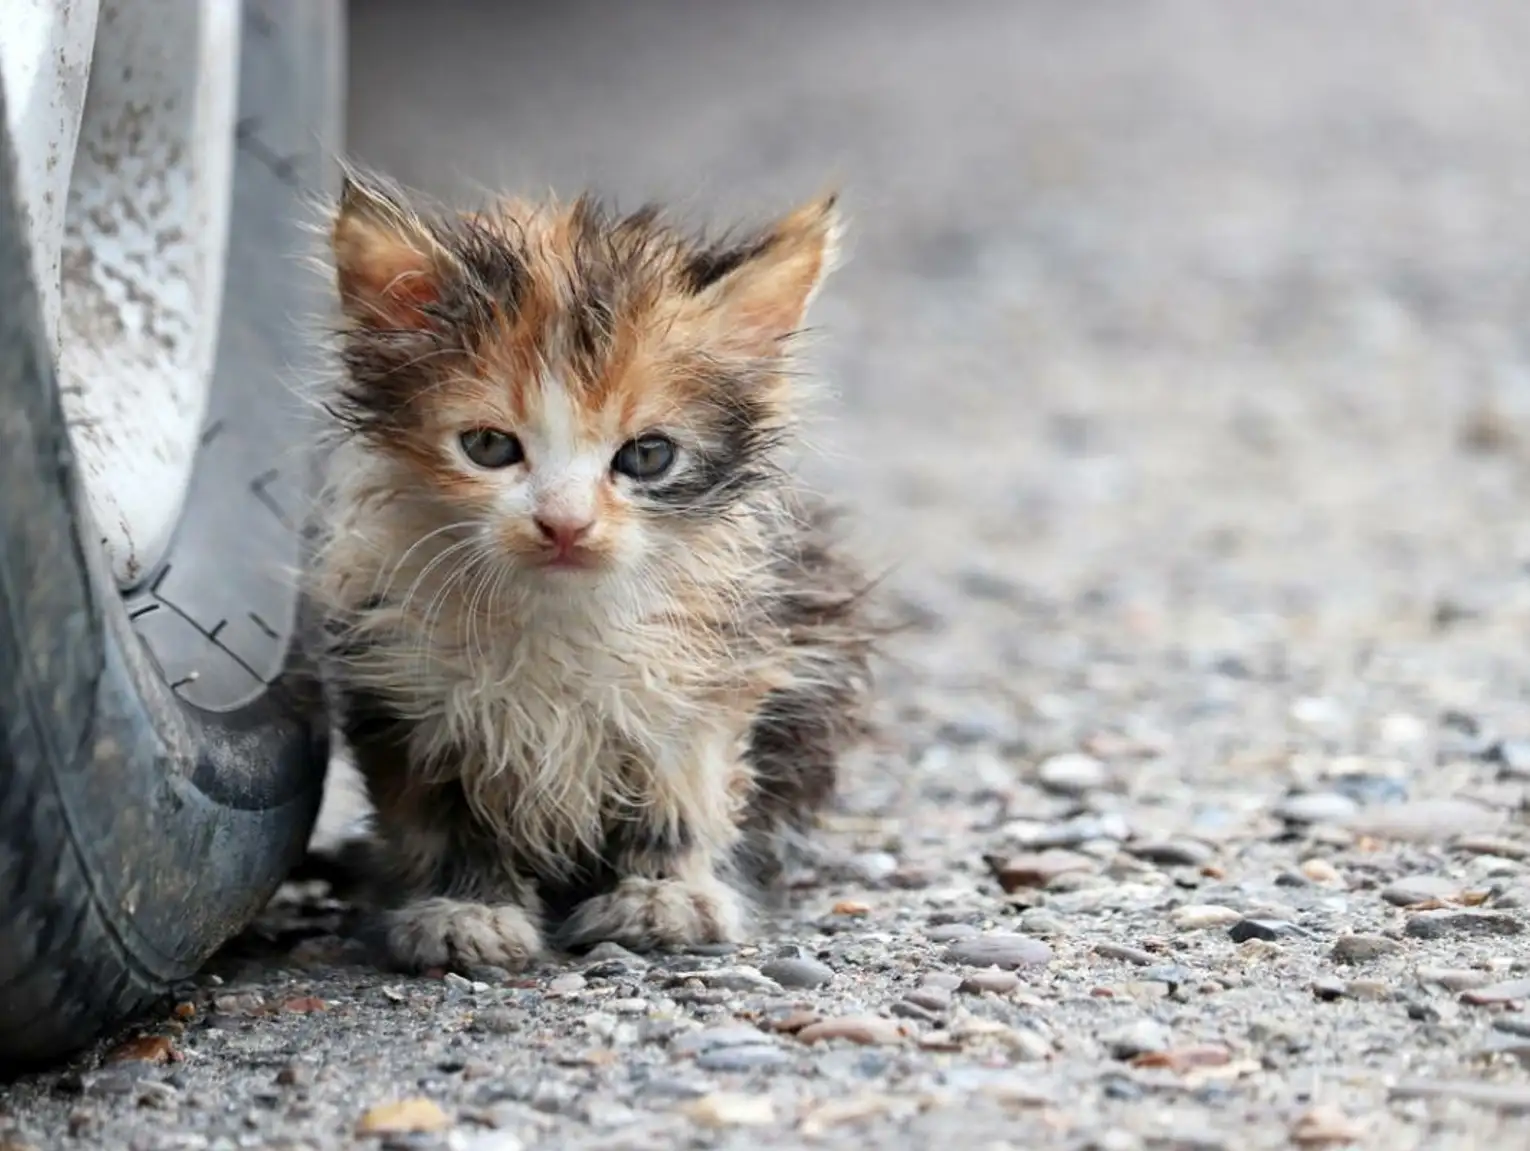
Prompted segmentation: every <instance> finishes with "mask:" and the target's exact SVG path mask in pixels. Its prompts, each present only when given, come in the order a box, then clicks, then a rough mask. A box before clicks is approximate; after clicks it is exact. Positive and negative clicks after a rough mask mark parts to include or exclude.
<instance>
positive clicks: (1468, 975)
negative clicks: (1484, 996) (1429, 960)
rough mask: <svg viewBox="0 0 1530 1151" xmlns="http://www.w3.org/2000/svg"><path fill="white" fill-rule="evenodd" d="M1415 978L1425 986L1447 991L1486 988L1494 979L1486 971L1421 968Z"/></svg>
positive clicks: (1460, 968)
mask: <svg viewBox="0 0 1530 1151" xmlns="http://www.w3.org/2000/svg"><path fill="white" fill-rule="evenodd" d="M1413 977H1414V978H1415V979H1417V980H1418V981H1419V983H1421V984H1423V985H1425V986H1428V985H1429V984H1432V983H1433V984H1438V985H1439V986H1441V987H1443V988H1445V989H1446V990H1447V991H1466V990H1469V989H1470V988H1473V987H1485V986H1487V984H1488V983H1489V982H1491V980H1492V978H1493V977H1492V976H1491V975H1490V974H1488V973H1487V972H1486V971H1478V970H1476V969H1475V968H1470V967H1420V968H1419V969H1418V970H1417V971H1415V972H1414V973H1413Z"/></svg>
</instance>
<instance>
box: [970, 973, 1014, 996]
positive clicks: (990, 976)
mask: <svg viewBox="0 0 1530 1151" xmlns="http://www.w3.org/2000/svg"><path fill="white" fill-rule="evenodd" d="M1019 986H1020V977H1019V976H1018V975H1016V974H1015V973H1014V972H1013V971H1003V970H1000V969H999V968H997V967H991V968H989V969H988V970H987V971H974V972H972V973H971V974H970V975H968V976H967V977H966V978H965V979H963V980H962V982H961V986H960V987H959V988H958V990H959V991H961V992H962V993H963V994H965V995H985V994H992V995H1008V994H1009V993H1010V992H1011V991H1014V990H1015V989H1016V988H1018V987H1019Z"/></svg>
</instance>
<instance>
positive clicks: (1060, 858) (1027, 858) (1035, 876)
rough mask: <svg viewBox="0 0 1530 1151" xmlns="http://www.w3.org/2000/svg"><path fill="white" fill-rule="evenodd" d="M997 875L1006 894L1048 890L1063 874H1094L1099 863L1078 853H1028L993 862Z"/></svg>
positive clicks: (1055, 851)
mask: <svg viewBox="0 0 1530 1151" xmlns="http://www.w3.org/2000/svg"><path fill="white" fill-rule="evenodd" d="M991 866H992V868H993V872H994V876H995V877H996V878H997V879H998V881H999V886H1000V887H1002V888H1003V889H1004V890H1005V891H1015V890H1017V889H1019V888H1022V887H1045V886H1046V885H1047V884H1048V883H1050V882H1051V881H1052V880H1054V879H1056V878H1057V877H1058V876H1059V875H1065V874H1067V873H1068V872H1073V871H1094V870H1096V868H1098V866H1099V864H1098V863H1097V862H1096V861H1095V860H1093V859H1091V858H1090V857H1089V856H1087V855H1081V854H1079V853H1078V852H1075V851H1064V850H1061V849H1054V850H1051V851H1038V852H1028V853H1026V854H1023V855H1012V856H1009V857H1008V858H999V859H996V860H994V861H992V863H991Z"/></svg>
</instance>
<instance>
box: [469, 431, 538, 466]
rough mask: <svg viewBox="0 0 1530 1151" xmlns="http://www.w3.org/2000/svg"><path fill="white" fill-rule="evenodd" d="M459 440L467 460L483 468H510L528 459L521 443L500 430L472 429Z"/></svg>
mask: <svg viewBox="0 0 1530 1151" xmlns="http://www.w3.org/2000/svg"><path fill="white" fill-rule="evenodd" d="M457 438H458V440H459V442H460V443H461V444H462V450H463V451H464V452H465V453H466V454H467V458H468V459H470V460H472V461H473V462H474V463H475V464H477V465H478V466H479V467H481V468H508V467H509V466H510V465H511V464H518V463H520V462H521V461H522V460H524V459H525V458H526V450H525V449H524V448H522V447H521V441H520V440H518V439H516V438H515V437H514V436H512V435H511V434H510V433H509V432H502V431H500V430H499V429H498V428H471V429H469V430H468V431H465V432H463V433H462V435H460V436H459V437H457Z"/></svg>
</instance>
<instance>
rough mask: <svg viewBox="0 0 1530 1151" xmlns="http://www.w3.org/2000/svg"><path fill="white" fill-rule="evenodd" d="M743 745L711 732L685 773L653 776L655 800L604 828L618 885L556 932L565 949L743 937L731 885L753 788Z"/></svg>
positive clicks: (741, 914)
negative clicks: (744, 808) (745, 802)
mask: <svg viewBox="0 0 1530 1151" xmlns="http://www.w3.org/2000/svg"><path fill="white" fill-rule="evenodd" d="M737 748H738V740H737V739H736V738H731V737H727V736H723V735H718V734H715V733H714V734H713V735H712V736H711V737H710V738H707V739H705V740H704V741H703V742H702V743H701V745H700V746H699V747H698V748H697V749H696V752H693V753H692V756H691V758H690V759H689V760H688V761H687V762H686V763H685V764H684V768H685V770H670V771H663V770H657V771H654V772H652V773H651V774H650V775H648V776H647V781H648V786H649V787H651V788H653V789H654V791H655V792H656V793H657V794H655V795H653V796H651V797H650V799H651V800H652V802H650V803H648V804H646V805H644V806H640V807H638V808H637V809H636V810H627V811H624V812H622V813H621V814H620V815H618V816H617V817H616V818H613V819H612V820H611V821H610V822H609V823H608V825H607V828H606V845H605V852H604V854H605V857H606V861H607V863H608V864H609V865H610V867H611V869H612V871H613V872H614V873H615V875H616V882H615V885H614V886H613V887H612V889H611V890H610V891H607V892H604V893H602V894H600V895H596V896H594V897H593V898H591V899H587V900H585V902H583V903H581V904H580V905H579V906H578V907H576V908H575V909H574V912H573V914H572V915H571V916H570V917H569V919H568V922H567V923H565V924H564V926H563V928H562V930H561V931H560V933H559V940H560V942H561V943H563V944H564V946H566V947H580V946H584V945H588V944H593V943H597V942H600V941H602V940H610V941H612V942H614V943H620V944H622V945H623V946H625V947H630V948H633V949H634V950H646V949H650V948H657V947H683V946H686V945H687V944H693V943H726V942H733V941H735V940H737V939H739V938H740V937H741V936H742V935H743V932H744V927H745V922H746V919H747V916H746V915H745V903H744V900H743V897H742V896H741V895H740V894H739V892H738V891H737V890H736V889H735V888H734V887H733V886H732V884H731V883H729V882H728V878H729V877H730V871H729V865H730V863H731V857H732V851H733V847H734V845H735V844H736V843H737V841H738V834H739V832H738V827H737V820H738V816H739V813H740V809H741V801H742V799H743V797H744V795H745V794H747V789H748V775H747V768H746V767H745V766H744V765H743V763H742V762H741V761H740V759H739V757H738V755H737ZM698 752H699V754H697V753H698ZM679 766H680V765H678V764H676V765H674V767H675V768H679ZM676 781H683V783H682V784H681V787H683V791H681V790H680V788H677V787H676ZM666 784H667V785H668V789H669V790H665V787H666ZM681 813H686V814H681Z"/></svg>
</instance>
